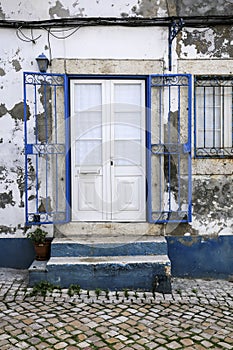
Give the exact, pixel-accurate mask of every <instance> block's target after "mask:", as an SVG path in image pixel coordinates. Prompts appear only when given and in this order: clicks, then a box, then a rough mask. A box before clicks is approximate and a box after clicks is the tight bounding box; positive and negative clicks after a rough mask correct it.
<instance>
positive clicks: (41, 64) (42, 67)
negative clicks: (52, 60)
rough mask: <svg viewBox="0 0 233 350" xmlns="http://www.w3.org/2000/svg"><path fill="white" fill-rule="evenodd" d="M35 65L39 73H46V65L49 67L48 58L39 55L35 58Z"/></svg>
mask: <svg viewBox="0 0 233 350" xmlns="http://www.w3.org/2000/svg"><path fill="white" fill-rule="evenodd" d="M36 61H37V64H38V68H39V71H40V72H41V73H46V71H47V69H48V65H49V60H48V58H47V57H46V56H45V54H43V53H42V54H41V55H39V56H38V57H37V58H36Z"/></svg>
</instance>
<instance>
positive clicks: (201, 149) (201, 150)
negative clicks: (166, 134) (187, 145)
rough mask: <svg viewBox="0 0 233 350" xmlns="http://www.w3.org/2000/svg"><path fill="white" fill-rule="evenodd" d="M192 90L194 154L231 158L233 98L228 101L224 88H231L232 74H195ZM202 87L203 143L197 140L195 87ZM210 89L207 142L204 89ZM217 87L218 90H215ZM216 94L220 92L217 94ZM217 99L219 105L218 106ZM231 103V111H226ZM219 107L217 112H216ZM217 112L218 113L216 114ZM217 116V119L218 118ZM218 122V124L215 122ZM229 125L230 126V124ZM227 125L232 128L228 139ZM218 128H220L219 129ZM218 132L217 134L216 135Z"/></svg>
mask: <svg viewBox="0 0 233 350" xmlns="http://www.w3.org/2000/svg"><path fill="white" fill-rule="evenodd" d="M194 85H195V91H194V99H195V101H194V125H195V133H194V136H195V140H194V146H195V150H194V154H195V157H197V158H232V157H233V98H232V100H231V101H229V97H228V95H227V94H226V90H227V89H229V88H231V91H232V89H233V76H229V75H228V76H216V75H215V76H196V77H195V84H194ZM200 88H201V89H203V118H204V128H203V145H201V144H200V142H198V139H199V138H200V132H201V131H200V129H199V125H200V122H201V114H200V111H199V110H198V108H197V100H198V99H200V94H199V95H198V93H197V89H200ZM207 88H210V89H212V101H213V102H212V115H213V120H212V142H211V143H210V140H209V141H208V142H207V131H208V129H207V124H206V120H207V119H206V118H207V117H208V115H207V105H206V89H207ZM217 89H218V90H219V91H217ZM218 94H220V95H219V96H218ZM217 99H218V100H219V103H220V106H218V102H217ZM229 102H230V103H231V113H230V114H229V113H226V106H227V105H228V104H229ZM218 109H219V112H218ZM218 113H219V114H220V115H219V116H218ZM218 118H219V120H218ZM217 122H218V124H217ZM230 125H231V126H230ZM229 126H230V128H231V129H232V133H231V137H230V141H227V140H228V137H226V133H227V132H228V131H229ZM219 128H220V129H219ZM218 134H219V135H218Z"/></svg>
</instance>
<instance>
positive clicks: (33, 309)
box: [0, 269, 233, 350]
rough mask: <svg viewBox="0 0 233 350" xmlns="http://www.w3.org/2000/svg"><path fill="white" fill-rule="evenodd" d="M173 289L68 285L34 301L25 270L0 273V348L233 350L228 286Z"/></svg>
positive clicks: (192, 283)
mask: <svg viewBox="0 0 233 350" xmlns="http://www.w3.org/2000/svg"><path fill="white" fill-rule="evenodd" d="M172 285H173V292H172V294H166V295H162V294H159V293H156V294H154V295H153V294H152V293H149V292H146V293H143V292H135V291H126V290H125V291H122V292H118V293H116V292H109V293H107V292H106V291H105V292H103V291H100V290H95V291H89V292H88V291H82V290H81V291H79V290H78V289H77V288H76V287H73V288H71V289H69V290H64V289H63V290H59V289H58V290H56V289H55V290H54V291H51V292H47V294H46V296H45V297H44V296H42V295H40V294H36V295H34V296H32V289H29V288H27V272H26V271H15V270H9V269H7V270H6V269H0V349H1V350H5V349H12V350H13V349H28V350H32V349H67V350H74V349H84V350H88V349H89V350H90V349H102V350H107V349H116V350H118V349H123V350H131V349H136V350H141V349H142V350H143V349H157V350H162V349H199V350H201V349H233V314H232V311H233V283H232V282H228V281H221V280H215V281H204V280H185V279H174V280H173V282H172ZM38 292H42V289H40V290H38ZM78 293H79V294H78ZM34 294H35V293H34Z"/></svg>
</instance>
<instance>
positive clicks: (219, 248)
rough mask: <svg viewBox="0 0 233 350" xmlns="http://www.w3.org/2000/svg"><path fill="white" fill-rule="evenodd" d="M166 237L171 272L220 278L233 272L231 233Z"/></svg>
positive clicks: (232, 241) (188, 275)
mask: <svg viewBox="0 0 233 350" xmlns="http://www.w3.org/2000/svg"><path fill="white" fill-rule="evenodd" d="M166 239H167V242H168V256H169V258H170V260H171V266H172V276H174V277H189V278H220V279H227V278H229V277H230V276H231V277H232V276H233V236H219V237H216V238H207V237H205V236H203V237H200V236H198V237H194V236H187V237H184V236H182V237H171V236H170V237H166Z"/></svg>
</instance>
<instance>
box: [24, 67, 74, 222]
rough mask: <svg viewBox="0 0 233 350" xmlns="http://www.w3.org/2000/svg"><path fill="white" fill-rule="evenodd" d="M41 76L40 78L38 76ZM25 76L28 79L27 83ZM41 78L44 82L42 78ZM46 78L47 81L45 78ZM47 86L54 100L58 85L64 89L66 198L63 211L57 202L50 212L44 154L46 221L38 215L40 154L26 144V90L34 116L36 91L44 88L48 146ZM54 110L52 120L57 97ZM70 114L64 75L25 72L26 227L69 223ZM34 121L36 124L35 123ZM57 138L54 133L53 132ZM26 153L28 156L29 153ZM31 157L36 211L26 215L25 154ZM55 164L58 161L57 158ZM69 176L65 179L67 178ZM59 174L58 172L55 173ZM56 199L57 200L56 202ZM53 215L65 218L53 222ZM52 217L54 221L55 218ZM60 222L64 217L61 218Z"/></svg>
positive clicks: (26, 205)
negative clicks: (30, 94)
mask: <svg viewBox="0 0 233 350" xmlns="http://www.w3.org/2000/svg"><path fill="white" fill-rule="evenodd" d="M38 76H39V77H40V78H39V79H38V78H37V77H38ZM27 77H28V80H27ZM51 77H55V78H59V77H62V78H63V79H61V81H59V80H57V79H54V80H53V79H51ZM43 78H44V79H43ZM46 78H48V80H47V79H46ZM47 84H49V85H50V86H51V88H53V90H54V94H55V97H56V88H57V87H58V86H60V87H63V89H64V119H65V128H66V130H65V138H66V140H65V144H64V146H65V157H66V158H65V159H66V170H65V171H66V184H65V188H66V198H65V201H66V203H65V206H66V207H65V212H64V211H59V210H58V203H56V207H55V211H54V212H49V203H48V171H49V170H48V169H49V164H48V163H49V158H48V153H47V151H46V152H44V156H45V159H46V165H45V192H46V202H45V213H44V214H45V218H44V219H43V220H41V217H40V213H39V208H38V206H39V198H38V194H39V186H38V184H39V180H40V179H39V174H38V157H39V153H36V152H35V153H33V144H30V145H27V91H26V87H27V85H28V86H31V87H32V88H34V115H35V116H36V115H37V98H38V95H37V88H38V87H39V86H43V88H44V97H43V103H44V113H45V138H46V144H48V125H47V124H48V117H49V116H48V114H47V113H48V111H47V109H46V102H47V96H46V95H47ZM54 101H55V102H54V106H53V107H54V109H53V112H55V118H56V109H57V105H56V98H55V99H54ZM68 117H69V115H68V83H67V76H66V75H65V74H54V73H38V72H35V73H34V72H24V129H25V212H26V225H38V224H39V223H40V224H42V223H43V224H54V223H66V222H68V221H69V220H70V208H69V207H70V200H69V198H70V180H69V177H70V174H69V156H68V154H69V118H68ZM36 122H37V121H36ZM35 126H36V135H35V144H37V143H38V134H37V125H35ZM56 135H57V131H56ZM28 151H29V152H30V153H28ZM28 154H32V155H33V156H34V164H35V168H36V169H35V171H36V178H35V187H36V189H35V208H34V210H33V212H30V213H29V206H28V190H27V189H28V170H27V159H28V158H27V155H28ZM56 162H57V158H56ZM67 174H68V176H67ZM57 175H58V173H57ZM57 181H58V179H57V178H56V186H57ZM57 198H58V196H57V197H56V199H57ZM56 214H58V216H59V214H62V215H64V216H65V218H64V220H59V219H58V220H56ZM54 215H55V219H54ZM50 217H52V220H50ZM32 218H33V220H32ZM62 219H63V218H62Z"/></svg>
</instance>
